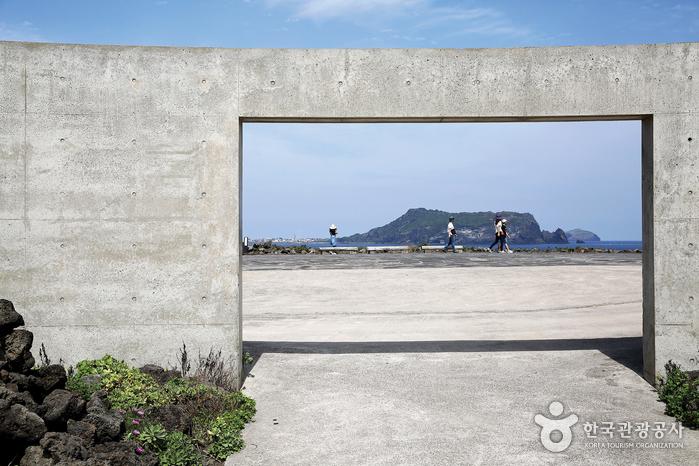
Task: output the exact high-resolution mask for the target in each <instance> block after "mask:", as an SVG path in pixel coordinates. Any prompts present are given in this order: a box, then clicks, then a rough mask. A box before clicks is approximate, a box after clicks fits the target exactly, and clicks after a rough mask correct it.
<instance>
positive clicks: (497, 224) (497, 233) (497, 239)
mask: <svg viewBox="0 0 699 466" xmlns="http://www.w3.org/2000/svg"><path fill="white" fill-rule="evenodd" d="M501 236H502V219H501V218H500V216H499V215H497V216H495V241H493V244H491V245H490V247H488V252H493V246H495V245H496V244H498V243H500V237H501ZM498 251H502V244H501V245H500V246H498Z"/></svg>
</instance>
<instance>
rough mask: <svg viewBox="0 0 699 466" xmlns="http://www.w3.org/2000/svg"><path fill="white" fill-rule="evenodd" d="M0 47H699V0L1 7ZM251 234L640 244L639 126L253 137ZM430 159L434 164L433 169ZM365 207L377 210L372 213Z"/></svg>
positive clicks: (16, 3) (248, 190)
mask: <svg viewBox="0 0 699 466" xmlns="http://www.w3.org/2000/svg"><path fill="white" fill-rule="evenodd" d="M0 40H26V41H41V42H66V43H93V44H130V45H172V46H211V47H311V48H313V47H456V48H462V47H468V48H470V47H524V46H557V45H597V44H629V43H666V42H685V41H697V40H699V1H698V0H677V1H660V0H617V1H613V0H607V1H596V0H569V1H564V0H559V1H555V0H554V1H519V0H511V1H494V0H491V1H485V0H481V1H449V0H441V1H440V0H200V1H184V0H120V1H96V0H72V1H69V0H46V1H36V0H0ZM244 150H245V152H244V169H245V173H244V206H243V207H244V217H243V218H244V231H245V234H248V235H250V236H253V237H257V236H293V235H298V236H322V235H324V234H325V231H326V228H327V224H328V223H330V222H334V223H338V224H339V225H340V226H341V228H342V232H343V233H346V234H349V233H354V232H357V231H364V230H366V229H368V228H369V227H372V226H376V225H380V224H384V223H386V222H387V221H389V220H391V219H393V218H395V217H396V216H398V215H400V214H401V213H403V212H404V211H405V210H406V209H407V208H410V207H428V208H438V209H444V210H454V211H457V210H458V211H466V210H505V209H507V210H521V211H529V212H532V213H533V214H534V215H535V216H536V217H537V219H538V220H539V221H540V223H541V224H542V226H543V227H545V228H553V227H557V226H561V227H564V228H573V227H583V228H589V229H591V230H593V231H595V232H597V233H598V234H600V236H602V237H603V238H605V239H640V236H641V227H640V225H641V222H640V195H641V194H640V129H639V124H638V123H637V122H605V123H602V122H597V123H556V124H544V123H536V124H533V123H532V124H480V125H474V124H471V125H446V124H442V125H412V126H407V125H271V124H270V125H261V124H260V125H246V128H245V148H244ZM425 154H429V155H430V157H429V163H425ZM367 206H369V207H368V208H367Z"/></svg>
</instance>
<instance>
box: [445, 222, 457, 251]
mask: <svg viewBox="0 0 699 466" xmlns="http://www.w3.org/2000/svg"><path fill="white" fill-rule="evenodd" d="M447 235H448V236H449V241H448V242H447V245H446V246H444V252H447V251H448V250H449V246H451V249H452V251H454V252H456V245H455V241H456V229H455V228H454V217H449V223H447Z"/></svg>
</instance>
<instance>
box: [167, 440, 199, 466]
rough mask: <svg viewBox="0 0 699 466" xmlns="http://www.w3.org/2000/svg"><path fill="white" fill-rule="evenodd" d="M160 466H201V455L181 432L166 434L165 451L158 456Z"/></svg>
mask: <svg viewBox="0 0 699 466" xmlns="http://www.w3.org/2000/svg"><path fill="white" fill-rule="evenodd" d="M158 459H159V460H160V464H161V465H162V466H194V465H200V464H202V458H201V454H200V453H199V451H198V450H197V447H196V446H195V444H194V442H193V441H192V439H191V438H190V437H188V436H187V435H185V434H183V433H182V432H170V433H168V434H167V439H166V441H165V449H164V450H162V451H161V452H160V453H159V454H158Z"/></svg>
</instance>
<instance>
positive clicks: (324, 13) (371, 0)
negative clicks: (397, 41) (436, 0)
mask: <svg viewBox="0 0 699 466" xmlns="http://www.w3.org/2000/svg"><path fill="white" fill-rule="evenodd" d="M426 4H427V0H267V5H268V6H270V7H275V6H291V7H292V8H293V10H294V15H295V16H297V17H299V18H307V19H313V20H319V21H320V20H327V19H334V18H343V17H354V16H357V15H365V14H368V13H382V14H398V13H403V12H405V11H406V10H410V9H414V8H416V7H420V6H424V5H426Z"/></svg>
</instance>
